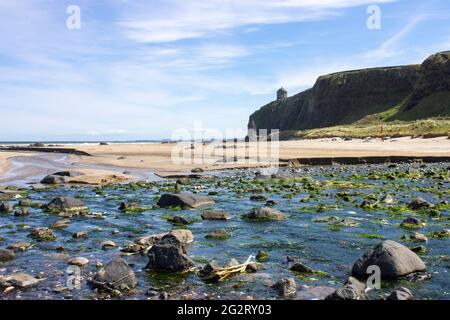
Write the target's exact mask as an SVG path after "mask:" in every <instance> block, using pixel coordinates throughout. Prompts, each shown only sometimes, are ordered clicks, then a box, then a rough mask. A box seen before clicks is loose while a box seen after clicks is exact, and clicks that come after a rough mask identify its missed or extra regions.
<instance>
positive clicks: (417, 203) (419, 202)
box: [408, 197, 433, 210]
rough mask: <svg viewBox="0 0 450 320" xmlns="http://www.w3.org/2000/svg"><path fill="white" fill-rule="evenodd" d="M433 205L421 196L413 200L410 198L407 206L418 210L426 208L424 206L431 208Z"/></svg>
mask: <svg viewBox="0 0 450 320" xmlns="http://www.w3.org/2000/svg"><path fill="white" fill-rule="evenodd" d="M432 206H433V205H432V204H431V203H429V202H428V201H426V200H424V199H423V198H420V197H419V198H416V199H414V200H412V201H411V202H410V203H409V204H408V207H409V208H410V209H413V210H420V209H426V208H431V207H432Z"/></svg>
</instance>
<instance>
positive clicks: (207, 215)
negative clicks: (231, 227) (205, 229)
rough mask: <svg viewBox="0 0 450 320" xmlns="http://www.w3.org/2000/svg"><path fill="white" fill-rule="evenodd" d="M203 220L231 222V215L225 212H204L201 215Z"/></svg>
mask: <svg viewBox="0 0 450 320" xmlns="http://www.w3.org/2000/svg"><path fill="white" fill-rule="evenodd" d="M201 217H202V219H203V220H229V219H230V218H231V217H230V215H229V214H227V213H226V212H223V211H204V212H202V214H201Z"/></svg>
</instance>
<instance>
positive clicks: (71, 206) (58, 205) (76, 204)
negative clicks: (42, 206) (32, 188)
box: [47, 197, 88, 214]
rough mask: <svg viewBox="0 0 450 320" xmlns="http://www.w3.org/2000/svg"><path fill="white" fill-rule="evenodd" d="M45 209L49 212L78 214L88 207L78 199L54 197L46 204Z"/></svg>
mask: <svg viewBox="0 0 450 320" xmlns="http://www.w3.org/2000/svg"><path fill="white" fill-rule="evenodd" d="M47 211H49V212H51V213H64V212H69V213H74V214H80V213H82V212H86V211H88V207H87V206H86V205H85V204H84V203H83V202H82V201H80V200H78V199H75V198H72V197H56V198H54V199H53V200H52V201H51V202H50V203H49V204H48V205H47Z"/></svg>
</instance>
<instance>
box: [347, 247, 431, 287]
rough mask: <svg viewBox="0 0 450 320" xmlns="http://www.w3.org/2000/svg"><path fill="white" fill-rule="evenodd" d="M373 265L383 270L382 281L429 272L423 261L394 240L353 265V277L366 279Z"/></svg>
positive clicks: (368, 253)
mask: <svg viewBox="0 0 450 320" xmlns="http://www.w3.org/2000/svg"><path fill="white" fill-rule="evenodd" d="M371 265H377V266H378V267H379V268H380V269H381V278H382V279H395V278H398V277H401V276H406V275H408V274H411V273H414V272H425V271H426V270H427V267H426V266H425V264H424V263H423V261H422V259H420V258H419V257H418V256H417V255H416V254H415V253H414V252H412V251H411V250H409V249H408V248H407V247H405V246H403V245H401V244H399V243H397V242H395V241H392V240H386V241H383V242H382V243H380V244H378V245H377V246H375V247H373V248H372V249H369V250H368V251H367V252H366V253H365V254H363V255H362V256H361V257H360V258H359V259H358V260H357V261H356V262H355V264H354V265H353V269H352V274H353V276H355V277H357V278H362V279H366V278H367V277H368V274H367V268H368V267H369V266H371Z"/></svg>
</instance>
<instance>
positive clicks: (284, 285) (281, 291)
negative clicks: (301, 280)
mask: <svg viewBox="0 0 450 320" xmlns="http://www.w3.org/2000/svg"><path fill="white" fill-rule="evenodd" d="M272 289H274V290H275V291H276V292H277V294H278V295H279V296H281V297H283V298H293V297H295V295H296V294H297V284H296V283H295V279H294V278H282V279H280V280H279V281H277V282H276V283H275V284H274V285H273V286H272Z"/></svg>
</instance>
